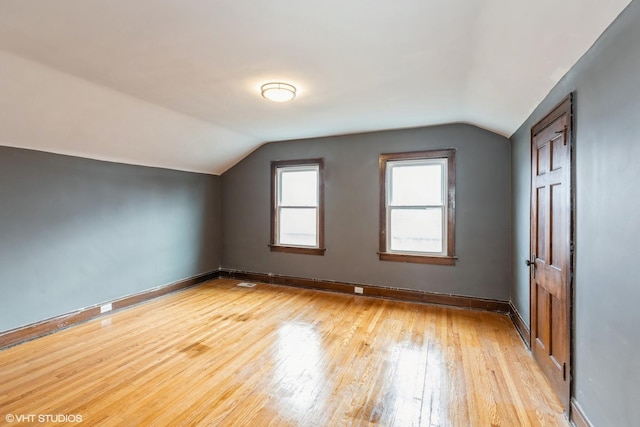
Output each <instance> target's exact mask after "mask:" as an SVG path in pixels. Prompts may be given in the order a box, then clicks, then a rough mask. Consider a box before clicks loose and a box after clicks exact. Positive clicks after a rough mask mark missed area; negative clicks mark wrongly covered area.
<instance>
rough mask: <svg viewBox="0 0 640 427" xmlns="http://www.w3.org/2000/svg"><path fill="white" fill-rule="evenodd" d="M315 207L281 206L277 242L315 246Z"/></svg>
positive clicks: (316, 243)
mask: <svg viewBox="0 0 640 427" xmlns="http://www.w3.org/2000/svg"><path fill="white" fill-rule="evenodd" d="M316 211H317V209H316V208H308V209H307V208H302V209H299V208H298V209H292V208H281V209H280V230H279V231H280V233H279V236H278V238H279V242H278V243H279V244H281V245H294V246H317V245H318V241H317V225H316V218H317V215H316Z"/></svg>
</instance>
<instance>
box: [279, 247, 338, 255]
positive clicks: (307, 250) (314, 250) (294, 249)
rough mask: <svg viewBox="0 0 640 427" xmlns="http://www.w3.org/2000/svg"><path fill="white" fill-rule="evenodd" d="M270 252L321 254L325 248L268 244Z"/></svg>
mask: <svg viewBox="0 0 640 427" xmlns="http://www.w3.org/2000/svg"><path fill="white" fill-rule="evenodd" d="M269 247H270V248H271V252H287V253H290V254H303V255H321V256H323V255H324V253H325V251H326V249H324V248H305V247H301V246H281V245H269Z"/></svg>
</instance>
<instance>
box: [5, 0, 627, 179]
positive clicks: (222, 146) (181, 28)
mask: <svg viewBox="0 0 640 427" xmlns="http://www.w3.org/2000/svg"><path fill="white" fill-rule="evenodd" d="M628 3H629V0H607V1H602V0H563V1H557V0H519V1H506V0H400V1H389V0H349V1H337V0H323V1H322V2H310V1H300V0H244V1H243V0H236V1H233V0H227V1H222V0H55V1H53V0H0V145H6V146H15V147H24V148H31V149H37V150H42V151H50V152H56V153H63V154H71V155H76V156H81V157H89V158H95V159H103V160H111V161H118V162H123V163H132V164H140V165H148V166H160V167H166V168H171V169H180V170H188V171H196V172H204V173H212V174H220V173H222V172H224V171H225V170H227V169H228V168H229V167H231V166H232V165H234V164H235V163H236V162H237V161H239V160H240V159H241V158H243V157H244V156H246V155H247V154H248V153H250V152H251V151H253V150H254V149H255V148H257V147H258V146H260V145H261V144H263V143H265V142H269V141H276V140H285V139H297V138H308V137H317V136H326V135H335V134H345V133H355V132H362V131H374V130H381V129H393V128H405V127H416V126H425V125H433V124H441V123H450V122H466V123H471V124H474V125H477V126H479V127H482V128H485V129H488V130H492V131H494V132H497V133H500V134H502V135H505V136H510V135H511V134H512V133H513V132H514V131H515V130H516V129H517V128H518V126H519V125H520V124H521V123H522V122H523V121H524V120H525V119H526V118H527V117H528V115H529V114H530V113H531V111H532V110H533V108H534V107H535V106H536V105H537V104H538V103H539V102H540V101H541V100H542V99H543V98H544V96H545V95H546V94H547V93H548V92H549V90H550V89H551V88H552V87H553V85H554V84H555V83H557V81H558V80H559V79H560V78H561V77H562V76H563V75H564V74H565V73H566V71H568V70H569V68H570V67H571V66H572V65H573V64H574V63H575V62H576V61H577V60H578V59H579V58H580V56H582V54H584V52H586V50H587V49H588V48H589V47H590V46H591V45H592V44H593V43H594V41H595V40H596V39H597V38H598V36H599V35H600V34H601V33H602V32H603V31H604V30H605V28H606V27H607V26H608V25H609V24H610V23H611V22H612V21H613V20H614V19H615V18H616V16H617V15H618V14H619V13H620V12H621V11H622V10H623V9H624V7H625V6H626V5H627V4H628ZM268 81H286V82H289V83H292V84H294V85H296V86H297V87H298V96H297V97H296V99H295V100H294V101H293V102H291V103H287V104H275V103H271V102H268V101H266V100H264V99H263V98H262V97H261V96H260V93H259V87H260V85H261V84H262V83H265V82H268Z"/></svg>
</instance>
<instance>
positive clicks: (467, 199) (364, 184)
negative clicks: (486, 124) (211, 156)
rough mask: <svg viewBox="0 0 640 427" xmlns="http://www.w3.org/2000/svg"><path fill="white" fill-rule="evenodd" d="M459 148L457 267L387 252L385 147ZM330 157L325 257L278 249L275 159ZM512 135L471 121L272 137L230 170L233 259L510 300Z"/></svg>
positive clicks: (267, 269)
mask: <svg viewBox="0 0 640 427" xmlns="http://www.w3.org/2000/svg"><path fill="white" fill-rule="evenodd" d="M449 147H454V148H457V149H458V152H457V159H456V161H457V177H456V252H457V255H458V256H459V258H460V259H459V261H458V263H457V265H456V266H453V267H450V266H435V265H421V264H409V263H396V262H388V261H379V260H378V255H377V253H376V252H377V250H378V194H379V187H378V185H379V184H378V155H379V154H380V153H388V152H401V151H414V150H425V149H436V148H449ZM313 157H323V158H324V159H325V175H326V178H325V181H326V182H325V242H326V248H327V251H326V254H325V255H324V256H313V255H298V254H288V253H280V252H270V250H269V248H268V247H267V244H268V243H269V221H270V218H269V212H270V210H269V209H270V208H269V206H270V204H269V195H270V177H269V173H270V170H269V167H270V162H271V161H272V160H286V159H301V158H313ZM509 163H510V144H509V141H508V140H507V139H506V138H503V137H501V136H498V135H496V134H493V133H491V132H488V131H485V130H482V129H479V128H476V127H473V126H469V125H462V124H459V125H447V126H436V127H430V128H419V129H408V130H396V131H386V132H376V133H366V134H359V135H347V136H340V137H332V138H320V139H309V140H302V141H289V142H276V143H270V144H267V145H264V146H262V147H261V148H260V149H258V150H257V151H255V152H254V153H253V154H251V155H250V156H249V157H247V158H245V159H244V160H243V161H242V162H240V163H239V164H237V165H236V166H235V167H233V168H232V169H230V170H228V171H227V172H225V173H224V174H223V175H222V209H223V233H222V236H223V244H222V253H223V258H222V265H223V267H224V268H228V269H234V270H243V271H251V272H258V273H274V274H283V275H290V276H296V277H304V278H319V279H324V280H335V281H344V282H353V283H363V284H372V285H381V286H393V287H400V288H406V289H416V290H425V291H431V292H440V293H448V294H457V295H468V296H476V297H484V298H494V299H499V300H508V298H509V279H510V271H511V269H510V265H511V264H510V262H511V259H510V249H511V247H510V232H511V231H510V229H511V224H510V221H511V220H510V206H511V189H510V166H509Z"/></svg>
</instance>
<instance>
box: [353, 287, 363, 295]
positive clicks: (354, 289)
mask: <svg viewBox="0 0 640 427" xmlns="http://www.w3.org/2000/svg"><path fill="white" fill-rule="evenodd" d="M353 292H355V293H356V294H364V289H362V288H361V287H360V286H354V287H353Z"/></svg>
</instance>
